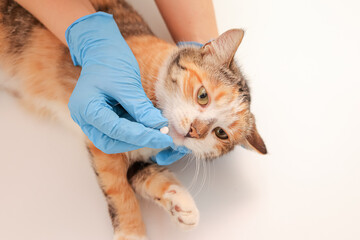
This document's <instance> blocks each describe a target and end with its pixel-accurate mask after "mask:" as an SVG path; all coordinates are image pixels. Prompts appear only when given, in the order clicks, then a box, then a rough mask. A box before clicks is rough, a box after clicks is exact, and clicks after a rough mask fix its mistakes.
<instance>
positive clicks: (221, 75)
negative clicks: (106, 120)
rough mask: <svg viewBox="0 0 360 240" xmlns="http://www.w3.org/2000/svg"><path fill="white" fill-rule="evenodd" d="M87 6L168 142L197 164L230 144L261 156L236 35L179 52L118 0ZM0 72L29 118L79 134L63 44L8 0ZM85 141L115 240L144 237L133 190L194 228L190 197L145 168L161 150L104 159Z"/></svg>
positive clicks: (160, 171) (0, 30) (2, 10)
mask: <svg viewBox="0 0 360 240" xmlns="http://www.w3.org/2000/svg"><path fill="white" fill-rule="evenodd" d="M92 3H93V5H94V7H95V8H96V9H97V10H98V11H104V12H108V13H110V14H113V16H114V19H115V21H116V22H117V24H118V26H119V28H120V31H121V33H122V35H123V36H124V38H125V39H126V41H127V43H128V44H129V46H130V48H131V50H132V51H133V53H134V55H135V57H136V59H137V60H138V63H139V66H140V71H141V78H142V85H143V87H144V90H145V92H146V94H147V96H148V97H149V99H150V100H151V101H152V102H153V104H154V105H155V106H156V107H157V108H159V109H161V110H162V112H163V115H164V116H165V117H166V118H167V119H168V120H169V129H170V132H169V134H170V136H171V137H172V138H173V139H174V142H175V144H177V145H184V146H186V147H187V148H189V149H190V150H191V151H192V153H191V154H193V156H194V157H195V158H198V159H203V160H204V161H206V160H210V159H214V158H217V157H219V156H221V155H223V154H225V153H227V152H229V151H230V150H232V149H233V148H234V146H235V145H243V146H245V147H247V148H252V149H254V150H256V151H257V152H259V153H261V154H266V152H267V150H266V147H265V144H264V142H263V140H262V139H261V137H260V135H259V134H258V132H257V130H256V126H255V119H254V116H253V114H252V113H251V112H250V100H251V99H250V92H249V88H248V85H247V82H246V79H245V78H244V76H243V75H242V73H241V71H240V69H239V67H238V66H237V64H236V62H235V61H234V59H233V57H234V54H235V52H236V50H237V48H238V46H239V44H240V42H241V40H242V38H243V34H244V32H243V31H242V30H240V29H233V30H229V31H227V32H225V33H224V34H222V35H221V36H219V37H218V38H217V39H215V40H213V41H211V42H209V43H207V44H205V45H204V46H203V47H201V48H199V47H194V46H185V47H181V48H179V47H177V46H175V45H173V44H170V43H167V42H165V41H163V40H160V39H158V38H157V37H155V36H154V35H153V34H152V32H151V30H150V28H149V27H148V26H147V24H146V23H145V22H144V20H143V19H142V18H141V17H140V16H139V15H138V14H137V13H136V12H135V11H134V10H133V8H132V7H131V6H129V5H128V4H127V3H126V2H124V1H123V0H92ZM0 67H1V69H2V71H3V72H5V73H7V75H8V76H9V77H8V78H5V79H1V81H0V85H1V86H2V88H5V89H6V90H8V91H10V92H12V93H13V95H14V96H16V97H17V98H18V99H19V100H20V101H21V102H22V103H23V104H24V105H25V106H27V107H28V108H30V109H31V110H32V111H35V112H37V113H40V114H42V115H46V116H51V117H55V118H57V119H58V120H60V121H61V122H63V123H65V124H66V125H68V126H71V127H73V128H75V129H76V131H78V130H79V128H78V127H77V125H76V124H75V123H73V121H72V120H71V118H70V114H69V111H68V109H67V103H68V101H69V98H70V95H71V93H72V90H73V89H74V87H75V85H76V82H77V79H78V77H79V75H80V71H81V69H80V68H79V67H75V66H73V63H72V61H71V58H70V54H69V50H68V48H67V47H66V46H64V45H63V44H62V43H61V42H60V41H59V40H58V39H57V38H56V37H55V36H54V35H53V34H52V33H51V32H49V31H48V30H47V29H46V28H45V27H44V26H43V25H42V24H41V23H40V22H38V21H37V20H36V19H35V18H34V17H33V16H32V15H31V14H29V13H28V12H27V11H26V10H24V9H23V8H22V7H21V6H19V5H18V4H17V3H15V2H14V1H11V0H8V1H1V2H0ZM81 134H82V133H81ZM86 141H87V146H88V149H89V153H90V156H91V159H92V163H93V168H94V171H95V173H96V176H97V178H98V182H99V185H100V187H101V188H102V190H103V192H104V195H105V197H106V200H107V202H108V205H109V212H110V216H111V218H112V223H113V227H114V234H115V235H114V239H115V240H120V239H133V240H135V239H146V231H145V226H144V224H143V221H142V217H141V213H140V208H139V204H138V201H137V199H136V196H135V192H136V193H137V194H139V195H141V196H142V197H145V198H147V199H149V200H151V201H154V202H155V203H157V204H158V205H159V206H161V207H162V208H164V209H165V210H166V211H168V212H169V214H170V217H171V218H173V219H174V221H175V222H177V223H178V224H179V225H180V226H182V227H183V228H185V229H191V228H194V227H195V226H196V225H197V223H198V221H199V212H198V210H197V207H196V205H195V202H194V201H193V199H192V197H191V196H190V194H189V193H188V192H187V190H186V189H185V188H184V187H183V186H182V185H181V184H180V183H179V182H178V181H177V180H176V178H175V177H174V175H173V174H172V173H171V172H170V171H169V170H167V169H166V168H165V167H162V166H158V165H157V164H154V163H153V162H151V161H150V157H151V156H154V155H155V154H156V153H158V152H159V151H160V149H145V148H144V149H139V150H135V151H131V152H127V153H120V154H105V153H103V152H102V151H100V150H98V149H97V148H96V147H95V146H94V145H93V144H92V143H91V142H90V141H89V140H86Z"/></svg>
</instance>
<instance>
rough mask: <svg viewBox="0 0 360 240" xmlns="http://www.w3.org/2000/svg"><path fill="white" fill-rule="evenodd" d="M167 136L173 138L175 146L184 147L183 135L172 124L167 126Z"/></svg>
mask: <svg viewBox="0 0 360 240" xmlns="http://www.w3.org/2000/svg"><path fill="white" fill-rule="evenodd" d="M169 136H170V137H172V138H173V140H174V143H175V144H176V145H179V146H184V142H185V135H183V134H181V133H180V132H179V131H178V130H177V129H176V127H174V125H172V124H169Z"/></svg>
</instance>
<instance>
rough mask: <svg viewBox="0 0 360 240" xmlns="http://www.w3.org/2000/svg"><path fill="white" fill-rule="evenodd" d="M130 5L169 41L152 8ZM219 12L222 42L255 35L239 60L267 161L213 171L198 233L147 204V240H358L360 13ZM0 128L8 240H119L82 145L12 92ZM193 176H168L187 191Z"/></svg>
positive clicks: (267, 7) (0, 186) (219, 164)
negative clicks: (232, 33) (239, 32)
mask: <svg viewBox="0 0 360 240" xmlns="http://www.w3.org/2000/svg"><path fill="white" fill-rule="evenodd" d="M133 2H134V5H135V6H136V8H137V9H138V10H139V11H140V12H141V13H142V14H143V15H144V17H145V18H146V19H147V20H148V21H149V22H150V24H151V26H152V28H153V29H154V31H155V32H156V33H157V34H158V35H160V36H162V37H164V38H166V39H169V35H168V33H167V32H166V30H165V27H164V24H163V22H161V18H160V16H159V14H158V12H157V10H156V8H155V5H154V4H153V2H152V1H145V0H143V1H141V0H136V1H133ZM214 3H215V8H216V15H217V21H218V25H219V29H220V32H223V31H225V30H227V29H230V28H244V29H245V30H246V34H245V37H244V40H243V43H242V44H241V46H240V49H239V50H238V54H237V59H238V60H239V62H240V63H241V65H242V67H243V71H244V72H245V74H246V75H247V76H248V78H249V80H250V86H251V87H252V99H253V102H252V111H253V112H254V113H255V115H256V117H257V125H258V128H259V131H260V133H261V134H262V136H263V138H264V140H265V142H266V144H267V147H268V150H269V155H267V156H260V155H257V154H255V153H253V152H249V151H246V150H244V149H242V148H240V147H239V148H237V149H235V151H233V152H232V153H231V154H229V155H227V156H225V157H223V158H221V159H218V160H216V161H215V162H214V163H213V164H212V165H209V166H208V169H207V173H208V174H207V179H206V182H205V185H204V187H202V190H201V191H200V193H199V194H197V196H196V197H195V199H196V202H197V204H198V207H199V209H200V213H201V222H200V225H199V227H198V228H197V229H196V230H194V231H191V232H182V231H181V230H179V229H178V228H177V227H176V226H175V225H174V224H173V223H172V222H170V221H169V218H168V216H167V214H165V213H164V212H163V211H162V210H161V209H159V208H157V207H156V206H154V205H153V204H150V203H148V202H144V201H142V208H143V209H144V211H143V212H144V218H145V221H146V224H147V229H148V234H149V238H150V239H151V240H169V239H170V240H180V239H181V240H185V239H196V240H203V239H206V240H218V239H244V240H260V239H261V240H262V239H266V240H269V239H276V240H289V239H291V240H297V239H299V240H304V239H312V240H319V239H326V240H331V239H334V240H335V239H336V240H337V239H342V240H347V239H349V240H350V239H351V240H355V239H360V207H359V203H360V180H359V173H360V171H359V170H360V152H359V146H358V145H359V136H360V114H359V110H360V95H359V91H360V83H359V82H360V81H359V80H360V77H359V70H360V59H359V58H360V26H359V23H360V14H359V12H360V4H359V1H356V0H353V1H350V0H342V1H340V0H339V1H330V0H326V1H325V0H312V1H310V0H303V1H289V0H272V1H266V0H243V1H235V0H233V1H220V0H214ZM0 116H1V117H0V134H1V135H0V136H1V137H0V148H1V152H0V153H1V155H0V156H1V157H0V239H2V240H20V239H29V240H60V239H61V240H64V239H66V240H82V239H84V240H85V239H86V240H98V239H111V238H112V228H111V223H110V219H109V217H108V213H107V207H106V203H105V201H104V198H103V196H102V193H101V191H100V189H99V188H98V186H97V183H96V179H95V176H94V174H93V173H92V169H91V167H90V164H89V160H88V156H87V152H86V150H85V149H84V144H83V143H82V141H81V140H79V139H77V138H75V137H74V135H72V133H71V132H70V131H67V130H66V129H64V128H62V127H59V126H58V125H57V124H56V123H50V122H47V121H44V120H39V119H38V118H36V117H34V116H32V115H31V114H29V113H27V112H25V111H23V109H22V108H21V107H20V105H19V104H18V103H17V102H16V101H15V100H14V99H12V98H11V97H10V96H9V95H7V94H5V93H3V92H0ZM184 165H185V164H184V163H181V162H180V163H176V164H175V165H174V166H172V167H171V168H172V169H175V170H176V171H177V174H178V176H179V178H180V179H182V181H183V182H184V183H185V184H186V185H187V186H189V185H190V182H191V179H192V178H193V175H194V166H193V165H191V164H190V166H188V167H187V168H186V169H185V170H183V171H181V169H182V168H183V167H184ZM209 169H210V170H209ZM209 173H211V174H209ZM200 188H201V176H200V179H199V180H198V181H197V184H196V185H195V188H194V189H193V190H192V193H193V194H194V195H196V192H198V190H199V189H200Z"/></svg>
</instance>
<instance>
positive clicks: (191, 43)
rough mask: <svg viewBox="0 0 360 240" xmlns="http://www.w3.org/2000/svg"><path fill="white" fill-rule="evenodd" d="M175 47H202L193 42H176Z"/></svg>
mask: <svg viewBox="0 0 360 240" xmlns="http://www.w3.org/2000/svg"><path fill="white" fill-rule="evenodd" d="M176 45H177V46H179V47H181V46H189V45H190V46H191V45H193V46H196V47H199V48H201V47H202V46H204V45H203V44H201V43H199V42H194V41H189V42H177V43H176Z"/></svg>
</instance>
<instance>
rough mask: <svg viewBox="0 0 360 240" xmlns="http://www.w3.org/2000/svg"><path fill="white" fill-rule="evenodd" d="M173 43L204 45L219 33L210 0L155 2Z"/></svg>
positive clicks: (159, 0) (158, 0)
mask: <svg viewBox="0 0 360 240" xmlns="http://www.w3.org/2000/svg"><path fill="white" fill-rule="evenodd" d="M155 2H156V4H157V6H158V8H159V10H160V13H161V15H162V16H163V18H164V20H165V22H166V25H167V27H168V29H169V31H170V33H171V36H172V37H173V39H174V41H175V42H178V41H196V42H200V43H206V42H207V41H209V40H210V39H213V38H216V37H217V36H218V35H219V33H218V30H217V26H216V19H215V13H214V6H213V3H212V0H196V1H194V0H181V1H179V0H155Z"/></svg>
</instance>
